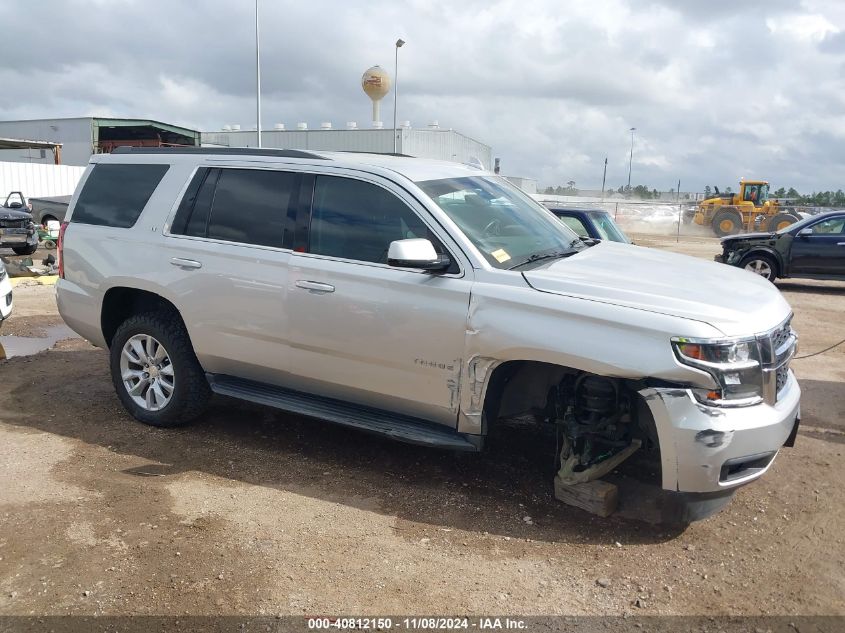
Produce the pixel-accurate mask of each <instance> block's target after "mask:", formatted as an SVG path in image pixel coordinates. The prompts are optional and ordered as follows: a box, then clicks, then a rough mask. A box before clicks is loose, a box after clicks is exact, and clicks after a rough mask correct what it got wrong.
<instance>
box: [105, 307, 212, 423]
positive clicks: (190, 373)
mask: <svg viewBox="0 0 845 633" xmlns="http://www.w3.org/2000/svg"><path fill="white" fill-rule="evenodd" d="M109 359H110V364H111V376H112V382H113V383H114V388H115V390H116V391H117V396H118V397H119V398H120V401H121V402H122V403H123V406H124V407H126V410H127V411H129V413H131V414H132V416H133V417H135V418H136V419H137V420H140V421H141V422H144V423H145V424H150V425H152V426H159V427H176V426H184V425H185V424H188V423H189V422H191V421H192V420H194V419H195V418H196V417H197V416H199V415H200V414H201V413H202V412H203V410H204V409H205V407H206V405H207V403H208V400H209V398H210V397H211V390H210V389H209V386H208V381H207V380H206V378H205V373H204V372H203V370H202V367H201V366H200V364H199V361H198V360H197V357H196V355H195V354H194V350H193V347H192V346H191V342H190V339H189V338H188V331H187V330H186V329H185V326H184V324H183V323H182V321H181V319H180V318H179V317H178V315H175V314H173V313H171V312H165V311H161V312H150V313H145V314H137V315H135V316H132V317H130V318H128V319H127V320H126V321H124V322H123V323H122V324H121V325H120V327H118V329H117V332H115V335H114V338H113V339H112V342H111V347H110V350H109Z"/></svg>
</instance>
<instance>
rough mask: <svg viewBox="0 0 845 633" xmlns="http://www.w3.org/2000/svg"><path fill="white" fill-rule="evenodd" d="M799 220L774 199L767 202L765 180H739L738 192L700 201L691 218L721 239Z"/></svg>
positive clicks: (782, 225) (770, 228) (777, 226)
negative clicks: (708, 227)
mask: <svg viewBox="0 0 845 633" xmlns="http://www.w3.org/2000/svg"><path fill="white" fill-rule="evenodd" d="M800 219H801V218H800V217H799V216H798V215H797V214H796V213H795V212H794V211H793V210H792V209H788V208H784V207H782V206H781V205H780V203H779V202H778V201H777V200H769V183H768V182H766V181H764V180H741V181H740V182H739V193H735V194H733V195H731V194H719V189H718V188H717V189H716V196H715V197H713V198H707V200H702V201H701V202H700V203H699V205H698V208H697V209H696V211H695V216H693V220H692V221H693V222H695V223H696V224H698V225H699V226H711V227H713V232H714V233H715V234H716V235H718V236H719V237H722V236H724V235H733V234H735V233H740V232H741V231H748V232H751V231H756V230H760V231H778V230H780V229H782V228H784V227H785V226H789V225H790V224H792V223H793V222H797V221H798V220H800Z"/></svg>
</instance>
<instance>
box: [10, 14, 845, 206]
mask: <svg viewBox="0 0 845 633" xmlns="http://www.w3.org/2000/svg"><path fill="white" fill-rule="evenodd" d="M260 3H261V16H262V19H261V24H262V35H261V37H262V88H263V99H262V108H263V120H264V123H265V127H272V124H273V123H275V122H284V123H286V124H287V125H288V126H292V125H295V123H296V122H298V121H307V122H308V123H309V125H310V126H312V127H313V126H318V125H319V123H320V122H322V121H332V122H333V123H334V124H335V125H336V126H338V125H340V126H342V125H344V124H345V122H346V121H350V120H355V121H358V122H359V125H365V124H367V122H368V121H369V119H370V102H369V100H368V99H367V97H366V96H365V95H364V94H363V93H362V91H361V88H360V79H361V74H362V73H363V71H364V70H366V69H367V68H368V67H369V66H371V65H374V64H379V65H381V66H383V67H385V68H386V69H388V70H389V71H390V72H391V73H392V69H393V53H394V48H393V43H394V42H395V40H396V39H397V38H399V37H401V38H402V39H404V40H406V41H407V44H406V45H405V47H404V48H402V49H401V50H400V58H399V72H400V77H399V79H400V92H399V119H400V120H405V119H408V120H410V121H411V123H412V125H414V126H424V125H426V124H427V123H429V122H430V121H432V120H435V119H436V120H438V121H439V122H440V125H441V126H443V127H451V128H454V129H456V130H459V131H461V132H463V133H465V134H468V135H470V136H472V137H474V138H477V139H479V140H481V141H484V142H486V143H488V144H490V145H492V146H493V151H494V155H495V156H500V157H501V158H502V164H503V170H504V172H505V173H508V174H513V175H522V176H530V177H534V178H537V179H538V180H539V181H540V183H541V185H548V184H561V183H566V182H567V181H569V180H574V181H575V182H576V183H577V186H579V187H584V188H586V187H598V186H599V185H600V184H601V175H602V164H603V162H604V158H605V156H606V157H607V158H608V185H609V186H613V187H617V186H619V185H621V184H625V182H626V180H627V169H628V151H629V144H630V135H629V132H628V130H629V128H631V127H636V128H637V131H636V136H635V146H634V160H633V178H632V181H633V183H632V184H639V183H642V184H646V185H648V186H650V187H655V188H657V189H660V190H668V189H670V188H672V187H674V186H676V183H677V181H678V179H680V180H681V189H682V190H684V191H687V190H702V189H703V187H704V185H705V184H711V185H712V184H718V185H719V186H721V187H723V186H726V185H729V184H731V183H736V182H737V181H738V180H739V178H740V177H742V176H744V177H747V178H752V177H754V178H766V179H769V180H770V181H771V182H772V184H773V186H774V187H775V188H777V187H778V186H786V187H789V186H794V187H796V188H797V189H799V190H800V191H806V192H809V191H811V190H819V189H837V188H840V187H843V188H845V182H843V181H845V2H843V1H842V0H709V1H703V0H701V1H699V0H662V1H661V0H589V1H584V2H582V1H580V0H567V1H562V0H549V1H539V0H538V1H529V0H503V1H497V0H485V1H475V0H462V1H461V2H456V1H454V0H412V1H407V2H403V1H401V0H367V1H366V2H364V1H360V2H341V1H340V0H338V1H324V0H309V1H307V2H304V1H302V0H300V1H298V2H296V1H284V0H260ZM253 11H254V2H253V0H202V1H201V2H200V1H199V0H193V1H188V0H0V23H2V24H3V25H4V26H5V28H4V33H5V36H4V38H3V40H2V43H0V53H2V54H0V80H2V85H3V86H4V87H5V90H3V91H2V94H0V119H26V118H48V117H71V116H84V115H99V116H119V117H145V118H146V117H149V118H154V119H159V120H163V121H167V122H171V123H176V124H181V125H186V126H189V127H193V128H196V129H201V130H204V131H214V130H219V129H220V128H221V127H222V126H223V125H224V124H233V123H238V124H240V125H241V126H242V127H243V129H250V128H251V126H252V125H254V112H255V107H254V66H253V64H254V13H253ZM382 118H383V119H384V120H385V122H386V124H387V125H390V122H392V98H391V97H388V99H386V102H385V104H384V106H383V109H382ZM734 187H735V185H734Z"/></svg>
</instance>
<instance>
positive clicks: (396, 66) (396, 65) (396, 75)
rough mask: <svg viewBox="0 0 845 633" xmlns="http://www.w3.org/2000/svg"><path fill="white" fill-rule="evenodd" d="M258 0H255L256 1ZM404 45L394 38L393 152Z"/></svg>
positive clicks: (400, 40) (394, 149)
mask: <svg viewBox="0 0 845 633" xmlns="http://www.w3.org/2000/svg"><path fill="white" fill-rule="evenodd" d="M257 1H258V0H256V2H257ZM404 45H405V40H403V39H398V40H396V54H395V55H394V58H393V153H394V154H395V153H396V98H397V95H398V94H399V49H400V48H402V47H403V46H404Z"/></svg>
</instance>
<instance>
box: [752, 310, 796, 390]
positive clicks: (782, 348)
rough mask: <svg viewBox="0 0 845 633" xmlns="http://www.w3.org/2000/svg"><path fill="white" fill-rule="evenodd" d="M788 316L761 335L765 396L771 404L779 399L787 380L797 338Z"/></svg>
mask: <svg viewBox="0 0 845 633" xmlns="http://www.w3.org/2000/svg"><path fill="white" fill-rule="evenodd" d="M791 322H792V318H791V317H790V318H789V319H788V320H786V321H785V322H784V323H783V324H781V325H779V326H778V327H777V328H775V329H774V330H772V331H770V332H769V333H768V334H765V335H763V336H762V337H761V340H760V343H761V348H762V349H761V351H762V354H763V358H762V360H763V372H764V375H767V376H768V379H767V383H768V388H767V389H765V391H767V393H768V394H769V395H768V397H767V398H766V399H767V401H768V402H769V403H771V404H774V402H776V401H777V400H779V399H780V395H781V392H782V391H783V389H784V388H785V387H786V383H787V382H788V381H789V361H790V360H791V359H792V355H793V354H794V353H795V345H796V343H797V341H798V338H797V337H796V336H795V332H794V331H793V330H792V326H791Z"/></svg>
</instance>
